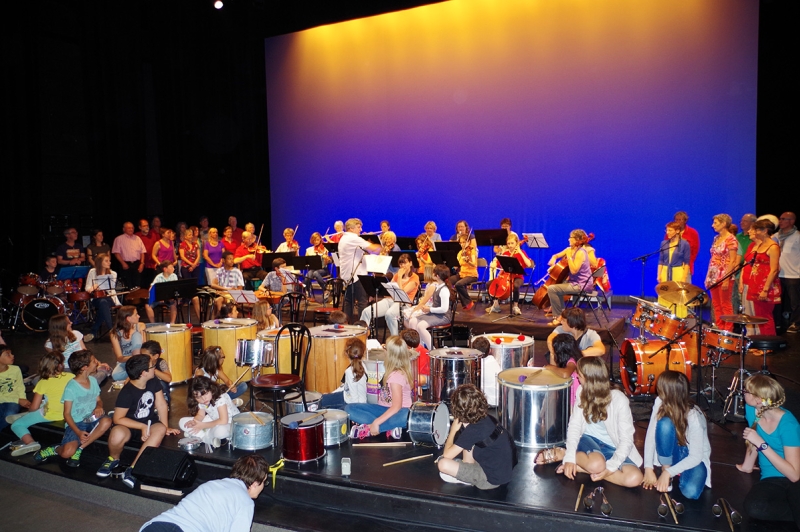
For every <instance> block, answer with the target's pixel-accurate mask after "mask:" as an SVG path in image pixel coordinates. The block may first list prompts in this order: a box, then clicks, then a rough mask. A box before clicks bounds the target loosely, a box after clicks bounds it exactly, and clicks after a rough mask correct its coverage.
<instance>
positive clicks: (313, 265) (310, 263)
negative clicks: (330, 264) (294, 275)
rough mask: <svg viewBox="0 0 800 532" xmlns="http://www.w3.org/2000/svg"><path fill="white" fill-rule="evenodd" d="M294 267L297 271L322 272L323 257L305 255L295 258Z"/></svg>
mask: <svg viewBox="0 0 800 532" xmlns="http://www.w3.org/2000/svg"><path fill="white" fill-rule="evenodd" d="M292 266H293V267H294V269H295V270H322V269H323V268H324V266H323V265H322V257H320V256H319V255H304V256H302V257H293V258H292Z"/></svg>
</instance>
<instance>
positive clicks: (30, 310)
mask: <svg viewBox="0 0 800 532" xmlns="http://www.w3.org/2000/svg"><path fill="white" fill-rule="evenodd" d="M64 313H65V306H64V302H63V301H61V300H60V299H58V298H57V297H56V296H51V295H47V296H44V297H39V298H36V299H31V300H28V301H27V302H26V303H25V306H24V307H23V308H22V323H24V324H25V327H27V328H28V329H30V330H32V331H36V332H44V331H47V329H48V327H49V325H50V318H52V317H53V316H55V315H56V314H64Z"/></svg>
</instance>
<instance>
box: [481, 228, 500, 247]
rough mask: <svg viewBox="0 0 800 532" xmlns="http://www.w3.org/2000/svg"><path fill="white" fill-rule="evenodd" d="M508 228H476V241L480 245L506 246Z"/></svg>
mask: <svg viewBox="0 0 800 532" xmlns="http://www.w3.org/2000/svg"><path fill="white" fill-rule="evenodd" d="M507 240H508V229H475V242H476V243H477V245H478V246H492V247H494V246H505V245H506V241H507Z"/></svg>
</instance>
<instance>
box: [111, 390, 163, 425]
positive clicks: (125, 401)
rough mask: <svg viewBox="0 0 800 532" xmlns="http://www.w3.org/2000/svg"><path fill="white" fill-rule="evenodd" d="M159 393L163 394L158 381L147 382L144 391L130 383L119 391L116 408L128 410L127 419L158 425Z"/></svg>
mask: <svg viewBox="0 0 800 532" xmlns="http://www.w3.org/2000/svg"><path fill="white" fill-rule="evenodd" d="M158 393H162V392H161V384H160V383H159V382H158V379H150V380H149V381H147V384H145V387H144V390H140V389H139V388H137V387H136V386H134V385H133V384H131V383H130V382H129V383H128V384H126V385H125V386H124V387H123V388H122V390H120V391H119V395H118V396H117V402H116V403H115V406H116V408H127V409H128V413H127V414H126V415H125V417H127V418H130V419H132V420H134V421H138V422H140V423H147V422H148V421H152V422H153V423H158V411H157V410H156V394H158Z"/></svg>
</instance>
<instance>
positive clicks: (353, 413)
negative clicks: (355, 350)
mask: <svg viewBox="0 0 800 532" xmlns="http://www.w3.org/2000/svg"><path fill="white" fill-rule="evenodd" d="M410 355H411V350H410V349H409V348H408V346H406V343H405V342H404V341H403V339H402V338H400V337H399V336H391V337H389V339H388V340H386V360H385V363H384V364H385V370H386V371H385V373H384V385H383V387H382V389H381V393H380V394H379V395H378V404H376V405H375V404H369V403H358V404H348V405H346V406H345V407H344V409H345V411H346V412H347V413H348V414H350V420H351V421H352V422H353V423H355V424H356V425H355V426H354V427H353V429H352V430H351V431H350V434H351V437H353V438H358V439H363V438H366V437H367V436H377V435H378V434H380V433H381V431H387V432H386V435H387V436H388V437H390V438H394V439H397V440H399V439H400V437H401V436H402V433H403V429H404V428H406V427H407V426H408V413H409V411H410V410H409V409H410V408H411V403H412V401H411V384H410V383H411V382H413V376H412V374H411V357H410Z"/></svg>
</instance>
